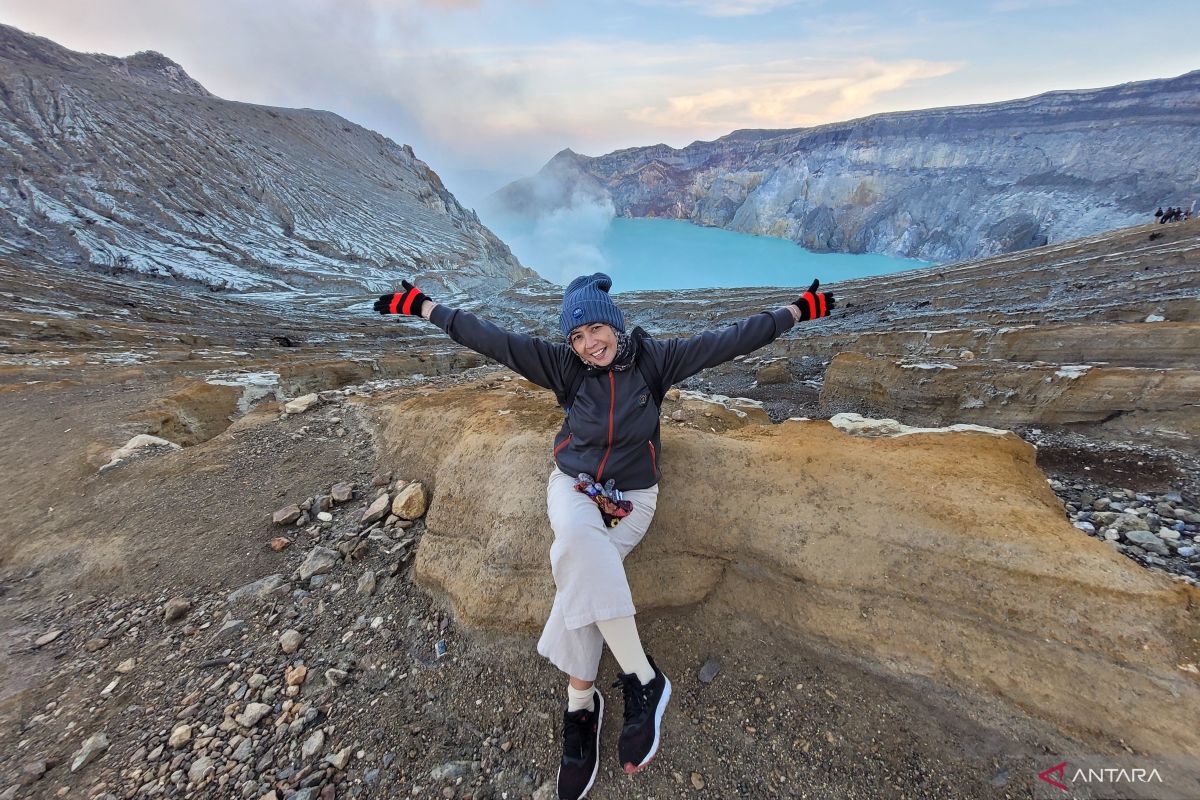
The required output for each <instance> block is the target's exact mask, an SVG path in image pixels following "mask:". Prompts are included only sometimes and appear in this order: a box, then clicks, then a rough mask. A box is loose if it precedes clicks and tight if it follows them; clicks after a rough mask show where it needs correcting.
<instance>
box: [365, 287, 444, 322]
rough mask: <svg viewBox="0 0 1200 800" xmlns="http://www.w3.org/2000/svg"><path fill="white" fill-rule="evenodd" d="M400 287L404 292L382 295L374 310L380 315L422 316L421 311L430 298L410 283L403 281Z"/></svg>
mask: <svg viewBox="0 0 1200 800" xmlns="http://www.w3.org/2000/svg"><path fill="white" fill-rule="evenodd" d="M400 285H401V286H403V287H404V291H402V292H392V293H391V294H384V295H380V296H379V299H378V300H376V301H375V305H374V306H372V308H374V309H375V310H376V311H378V312H379V313H380V314H411V315H412V316H414V317H419V316H421V309H422V307H423V306H424V305H425V303H426V302H427V301H429V298H428V297H426V296H425V294H424V292H422V291H421V290H420V289H418V288H417V287H415V286H413V285H412V284H411V283H409V282H408V281H401V282H400ZM429 302H431V301H429Z"/></svg>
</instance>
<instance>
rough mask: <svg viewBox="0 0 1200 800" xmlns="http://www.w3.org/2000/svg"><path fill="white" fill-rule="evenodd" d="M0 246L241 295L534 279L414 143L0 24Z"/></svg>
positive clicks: (152, 59)
mask: <svg viewBox="0 0 1200 800" xmlns="http://www.w3.org/2000/svg"><path fill="white" fill-rule="evenodd" d="M0 145H2V146H0V167H3V168H4V171H5V172H6V173H7V174H8V175H9V176H11V177H10V178H9V179H8V180H7V181H4V182H2V183H0V253H5V254H8V255H11V256H13V257H18V258H31V257H35V256H36V257H37V258H45V259H49V260H51V261H54V262H56V263H61V264H64V265H67V266H75V267H81V268H92V269H99V270H102V271H106V272H109V273H114V274H115V273H127V272H137V273H141V274H145V275H151V276H155V277H160V278H166V279H174V280H181V281H185V282H190V283H199V284H203V285H205V286H208V287H210V288H213V289H219V290H234V291H281V290H282V291H287V290H294V289H314V288H318V287H319V288H321V289H329V288H333V287H340V289H342V290H352V291H363V290H367V291H382V290H385V289H388V288H391V287H392V286H394V285H395V284H396V283H397V282H398V280H399V278H400V277H413V278H414V279H417V280H421V281H423V282H424V284H425V285H428V286H430V287H444V288H447V289H455V290H457V289H471V288H483V289H489V290H495V289H501V288H504V287H508V286H511V285H513V284H514V283H517V282H521V281H525V280H536V279H537V276H536V273H534V272H532V271H531V270H529V269H527V268H525V267H523V266H522V265H521V264H520V262H519V261H517V259H516V258H515V257H514V256H513V255H512V253H511V251H510V250H509V249H508V247H507V245H505V244H504V243H503V242H501V241H500V240H499V239H498V238H497V237H496V236H495V235H494V234H492V233H491V231H489V230H488V229H487V228H486V227H484V226H483V224H482V223H481V222H480V221H479V218H478V216H477V215H476V214H475V213H474V211H472V210H470V209H466V208H464V207H463V206H462V205H461V204H459V202H458V201H457V200H456V199H455V198H454V196H453V195H452V194H451V193H450V192H449V191H448V190H447V189H446V187H445V186H444V185H443V184H442V182H441V179H440V178H439V177H438V176H437V174H436V173H435V172H434V171H433V170H432V169H430V167H429V166H428V165H427V164H426V163H425V162H423V161H421V160H420V159H419V158H417V157H416V154H415V153H414V152H413V150H412V148H411V147H410V146H408V145H399V144H397V143H396V142H394V141H392V140H391V139H389V138H388V137H386V136H383V135H382V134H379V133H377V132H375V131H371V130H369V129H366V128H363V127H362V126H359V125H356V124H355V123H353V122H350V121H348V120H345V119H343V118H342V117H340V116H338V115H337V114H334V113H332V112H328V111H320V110H312V109H285V108H275V107H271V106H265V105H257V104H251V103H241V102H236V101H230V100H224V99H221V98H219V97H216V96H214V95H212V94H211V93H209V92H207V90H205V89H203V87H201V86H200V85H199V84H198V83H196V82H195V81H194V80H193V79H192V78H191V77H190V76H188V75H187V73H186V72H185V71H184V70H183V69H182V68H181V67H179V65H177V64H175V62H173V61H171V60H170V59H169V58H167V57H166V56H163V55H161V54H158V53H154V52H151V51H145V52H142V53H138V54H135V55H134V56H129V57H127V58H117V57H114V56H94V55H89V54H81V53H74V52H73V51H70V50H67V49H66V48H62V47H60V46H59V45H56V44H54V43H53V42H50V41H49V40H46V39H41V38H40V37H34V36H30V35H27V34H24V33H22V32H21V31H18V30H17V29H15V28H11V27H7V26H0Z"/></svg>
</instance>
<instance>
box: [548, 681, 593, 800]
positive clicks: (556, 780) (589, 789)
mask: <svg viewBox="0 0 1200 800" xmlns="http://www.w3.org/2000/svg"><path fill="white" fill-rule="evenodd" d="M593 696H594V697H595V698H596V743H595V745H594V746H595V748H596V763H595V764H594V765H592V777H591V779H590V780H589V781H588V785H587V786H585V787H583V791H582V792H580V793H579V798H578V800H583V798H585V797H587V793H588V792H590V791H591V790H592V785H593V784H595V783H596V775H597V774H599V772H600V729H601V728H602V727H604V695H602V694H600V693H599V692H596V694H595V695H593ZM558 769H559V772H561V771H562V767H561V766H560V767H559V768H558ZM554 782H555V783H558V778H557V777H556V778H555V779H554ZM555 794H556V795H557V792H556V793H555Z"/></svg>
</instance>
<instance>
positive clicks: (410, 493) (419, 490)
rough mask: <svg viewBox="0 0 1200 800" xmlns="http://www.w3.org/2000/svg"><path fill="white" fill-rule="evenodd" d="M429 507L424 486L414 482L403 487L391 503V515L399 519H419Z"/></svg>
mask: <svg viewBox="0 0 1200 800" xmlns="http://www.w3.org/2000/svg"><path fill="white" fill-rule="evenodd" d="M428 506H429V498H428V496H427V495H426V493H425V485H424V484H422V483H421V482H420V481H414V482H412V483H410V484H408V485H407V486H405V487H404V488H403V489H402V490H401V491H400V494H398V495H396V499H395V501H393V502H392V513H393V514H395V515H396V516H397V517H400V518H401V519H420V518H421V516H422V515H423V514H424V513H425V510H426V509H427V508H428Z"/></svg>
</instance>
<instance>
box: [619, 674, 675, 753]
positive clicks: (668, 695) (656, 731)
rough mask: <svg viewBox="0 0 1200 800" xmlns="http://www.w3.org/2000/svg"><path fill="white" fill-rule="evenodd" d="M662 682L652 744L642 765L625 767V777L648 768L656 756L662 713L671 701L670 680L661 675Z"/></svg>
mask: <svg viewBox="0 0 1200 800" xmlns="http://www.w3.org/2000/svg"><path fill="white" fill-rule="evenodd" d="M663 682H664V684H665V685H664V686H663V694H662V700H661V701H660V702H659V704H658V710H657V711H655V712H654V743H653V744H651V745H650V752H649V753H647V754H646V757H645V758H644V759H642V763H640V764H637V765H634V764H626V765H625V774H626V775H636V774H637V773H639V772H641V771H642V770H644V769H645V768H646V767H648V766H650V762H651V761H653V760H654V757H655V756H656V755H658V745H659V744H660V742H661V741H662V718H663V713H664V712H665V711H666V710H667V702H668V701H669V700H670V699H671V679H670V678H668V677H667V676H666V675H663Z"/></svg>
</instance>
